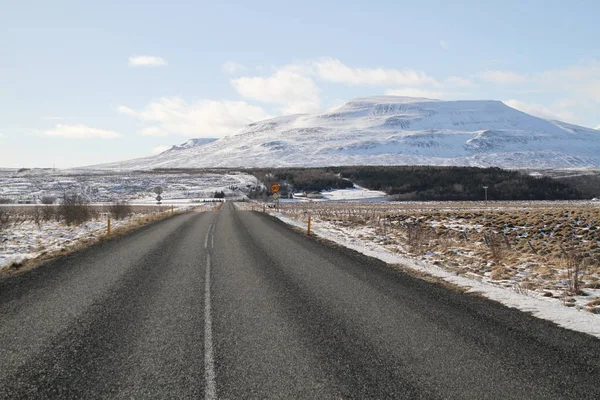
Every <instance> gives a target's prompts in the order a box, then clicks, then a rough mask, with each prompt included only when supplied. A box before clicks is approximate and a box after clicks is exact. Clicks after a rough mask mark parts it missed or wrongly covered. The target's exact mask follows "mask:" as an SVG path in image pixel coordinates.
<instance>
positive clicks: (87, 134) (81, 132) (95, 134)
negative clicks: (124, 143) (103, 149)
mask: <svg viewBox="0 0 600 400" xmlns="http://www.w3.org/2000/svg"><path fill="white" fill-rule="evenodd" d="M43 133H44V135H47V136H59V137H65V138H69V139H91V138H102V139H112V138H117V137H119V136H121V135H119V134H118V133H117V132H114V131H108V130H104V129H97V128H91V127H89V126H87V125H82V124H78V125H61V124H59V125H56V127H55V128H54V129H52V130H47V131H44V132H43Z"/></svg>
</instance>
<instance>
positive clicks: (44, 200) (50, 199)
mask: <svg viewBox="0 0 600 400" xmlns="http://www.w3.org/2000/svg"><path fill="white" fill-rule="evenodd" d="M40 201H41V202H42V204H54V202H55V201H56V197H54V196H43V197H42V198H41V200H40Z"/></svg>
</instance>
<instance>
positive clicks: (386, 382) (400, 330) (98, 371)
mask: <svg viewBox="0 0 600 400" xmlns="http://www.w3.org/2000/svg"><path fill="white" fill-rule="evenodd" d="M599 382H600V340H598V339H596V338H594V337H592V336H588V335H585V334H580V333H576V332H572V331H568V330H565V329H562V328H559V327H557V326H556V325H553V324H552V323H550V322H546V321H542V320H539V319H536V318H534V317H531V316H529V315H527V314H525V313H522V312H519V311H517V310H514V309H509V308H507V307H504V306H502V305H500V304H498V303H495V302H492V301H489V300H486V299H484V298H481V297H477V296H473V295H467V294H463V293H459V292H457V291H455V290H451V289H448V288H445V287H443V286H440V285H436V284H434V283H429V282H426V281H423V280H420V279H417V278H414V277H411V276H409V275H407V274H405V273H403V272H400V271H398V270H394V269H392V268H389V267H387V266H386V265H384V264H383V263H381V262H379V261H377V260H373V259H370V258H367V257H365V256H362V255H359V254H356V253H354V252H352V251H350V250H346V249H343V248H337V247H331V246H330V245H328V244H325V243H322V242H320V241H318V240H315V239H314V238H308V237H305V236H304V235H302V234H301V233H299V232H296V231H294V230H292V229H290V228H288V227H287V226H285V225H284V224H283V223H281V222H279V221H277V220H275V219H273V218H271V217H269V216H267V215H264V214H261V213H257V212H251V211H238V210H236V209H235V208H234V206H233V205H232V204H230V203H225V204H224V206H223V207H222V208H221V210H219V211H207V212H199V213H195V212H192V213H187V214H182V215H177V216H173V217H171V218H169V219H166V220H164V221H162V222H159V223H155V224H152V225H149V226H146V227H144V228H142V229H140V230H138V231H136V232H135V233H132V234H129V235H127V236H124V237H121V238H119V239H114V240H109V241H105V242H102V243H100V244H97V245H95V246H92V247H90V248H88V249H86V250H83V251H80V252H78V253H75V254H72V255H70V256H67V257H64V258H62V259H58V260H55V261H53V262H50V263H48V264H46V265H44V266H42V267H40V268H38V269H35V270H32V271H29V272H27V273H24V274H22V275H19V276H14V277H8V278H3V279H0V398H2V399H21V398H61V399H62V398H110V399H114V398H161V399H165V398H182V399H188V398H196V399H197V398H205V399H217V398H222V399H252V398H256V399H265V398H274V399H293V398H306V399H330V398H331V399H344V398H354V399H386V398H395V399H586V398H589V399H598V398H600V383H599Z"/></svg>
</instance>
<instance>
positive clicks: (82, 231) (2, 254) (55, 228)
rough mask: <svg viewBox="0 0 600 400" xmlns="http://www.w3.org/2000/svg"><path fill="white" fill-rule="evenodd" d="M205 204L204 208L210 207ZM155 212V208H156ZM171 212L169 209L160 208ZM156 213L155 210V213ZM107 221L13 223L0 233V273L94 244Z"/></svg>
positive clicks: (120, 223) (135, 220) (136, 217)
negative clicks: (11, 267)
mask: <svg viewBox="0 0 600 400" xmlns="http://www.w3.org/2000/svg"><path fill="white" fill-rule="evenodd" d="M211 206H212V205H211V204H206V205H204V207H211ZM191 208H192V206H187V207H176V208H174V211H185V210H188V209H191ZM157 210H158V209H157ZM163 211H170V208H168V209H163ZM157 212H158V211H157ZM147 215H148V213H145V214H142V213H137V214H133V215H132V216H130V217H127V218H125V219H122V220H112V221H111V229H112V230H113V231H114V230H115V229H118V228H121V227H126V226H128V225H133V226H135V224H139V223H140V220H141V219H142V218H143V217H144V216H147ZM106 230H107V218H106V217H103V218H101V219H98V220H92V221H87V222H85V223H83V224H81V225H77V226H75V225H72V226H68V225H66V224H64V223H63V222H57V221H54V220H51V221H46V222H43V223H42V224H40V225H39V226H38V225H37V224H35V223H34V222H33V221H31V220H28V221H24V222H21V223H16V224H13V225H12V226H10V227H9V228H8V229H6V230H5V231H3V232H1V233H0V270H2V269H4V268H6V267H8V266H10V265H12V264H13V263H21V262H23V261H25V260H28V259H33V258H36V257H39V256H42V255H45V254H50V253H53V252H56V251H65V252H66V251H67V250H68V249H69V248H72V247H74V246H76V245H78V244H80V243H82V242H84V241H92V242H93V241H95V240H97V239H99V238H101V237H102V236H104V235H106Z"/></svg>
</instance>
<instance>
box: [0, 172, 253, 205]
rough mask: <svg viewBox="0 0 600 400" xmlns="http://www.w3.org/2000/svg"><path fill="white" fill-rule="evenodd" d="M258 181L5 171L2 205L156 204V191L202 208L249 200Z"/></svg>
mask: <svg viewBox="0 0 600 400" xmlns="http://www.w3.org/2000/svg"><path fill="white" fill-rule="evenodd" d="M253 185H256V178H255V177H254V176H252V175H249V174H246V173H244V172H235V171H228V172H218V171H201V172H189V173H186V172H144V173H140V172H120V171H110V172H107V171H94V170H56V171H55V170H50V169H31V170H30V169H23V170H17V171H15V170H0V203H2V202H4V201H9V202H11V203H13V204H29V203H33V204H36V203H37V204H39V203H40V202H41V200H42V199H43V198H44V197H48V198H56V199H60V198H62V197H63V195H64V194H71V193H77V194H80V195H82V196H83V197H84V198H86V199H87V200H88V201H89V202H91V203H106V202H113V201H128V202H130V203H131V204H156V200H155V197H156V193H155V192H154V189H155V188H156V187H157V186H160V187H161V188H162V189H163V192H162V193H161V196H162V198H163V204H175V203H177V202H188V203H197V202H200V201H202V200H203V199H210V198H213V197H214V193H215V192H221V191H223V192H224V193H225V195H226V196H227V197H236V196H244V191H247V190H248V188H249V187H252V186H253Z"/></svg>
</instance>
